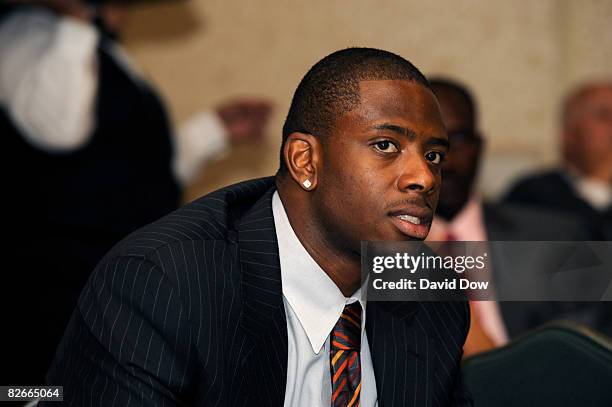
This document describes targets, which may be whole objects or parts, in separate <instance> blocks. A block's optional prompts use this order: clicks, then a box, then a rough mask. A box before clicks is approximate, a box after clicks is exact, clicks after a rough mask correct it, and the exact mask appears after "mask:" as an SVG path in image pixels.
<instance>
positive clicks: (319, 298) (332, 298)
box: [272, 191, 365, 354]
mask: <svg viewBox="0 0 612 407" xmlns="http://www.w3.org/2000/svg"><path fill="white" fill-rule="evenodd" d="M272 214H273V216H274V225H275V227H276V237H277V240H278V254H279V257H280V266H281V282H282V287H283V288H282V290H283V296H284V297H285V299H286V300H287V302H288V303H289V305H290V306H291V308H292V309H293V311H294V312H295V314H296V316H297V318H298V320H299V321H300V324H301V325H302V327H303V328H304V331H305V332H306V335H307V336H308V340H309V341H310V345H311V346H312V350H313V352H314V353H317V354H318V353H319V352H320V351H321V349H322V348H323V345H324V344H325V341H326V340H327V337H328V336H329V334H330V333H331V331H332V329H333V328H334V326H335V325H336V322H337V321H338V319H339V318H340V315H341V314H342V311H343V310H344V306H345V305H346V304H350V303H353V302H355V301H359V302H360V303H361V307H362V309H363V315H362V322H361V327H362V331H363V327H364V326H365V301H364V300H363V299H362V298H361V288H360V289H358V290H357V291H356V292H355V293H354V294H353V295H352V296H351V297H350V298H346V297H345V296H344V295H343V294H342V292H341V291H340V289H339V288H338V286H336V284H335V283H334V282H333V281H332V280H331V279H330V278H329V276H328V275H327V273H325V272H324V271H323V269H322V268H321V267H320V266H319V265H318V264H317V262H316V261H315V260H314V259H313V258H312V257H311V256H310V254H309V253H308V252H307V251H306V249H305V248H304V246H303V245H302V243H301V242H300V240H299V239H298V237H297V236H296V234H295V232H294V231H293V228H292V227H291V224H290V223H289V218H288V217H287V213H286V212H285V208H284V207H283V203H282V201H281V199H280V197H279V195H278V191H277V192H274V195H273V196H272Z"/></svg>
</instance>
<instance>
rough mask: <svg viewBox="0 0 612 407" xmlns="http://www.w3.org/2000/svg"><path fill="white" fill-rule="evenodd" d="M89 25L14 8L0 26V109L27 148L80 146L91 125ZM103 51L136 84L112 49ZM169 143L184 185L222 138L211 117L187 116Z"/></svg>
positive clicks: (92, 46) (124, 59) (93, 82)
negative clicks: (173, 148)
mask: <svg viewBox="0 0 612 407" xmlns="http://www.w3.org/2000/svg"><path fill="white" fill-rule="evenodd" d="M98 42H99V34H98V31H97V30H96V28H95V27H94V26H93V25H91V24H89V23H87V22H84V21H80V20H77V19H74V18H70V17H64V16H59V15H57V14H54V13H51V12H50V11H47V10H45V9H43V8H36V7H31V8H27V9H22V10H19V11H16V12H15V13H13V14H11V15H10V16H8V17H7V18H6V19H4V20H3V22H2V24H1V25H0V105H1V106H3V107H4V108H5V109H6V111H7V112H8V114H9V115H10V117H11V118H12V119H13V122H14V124H15V126H16V127H17V128H18V129H19V130H20V131H21V133H22V134H23V136H24V137H25V139H26V140H27V141H28V142H29V143H30V144H32V145H33V146H35V147H37V148H40V149H42V150H46V151H49V152H69V151H73V150H76V149H78V148H80V147H82V146H84V145H85V144H86V143H87V142H88V141H89V139H90V138H91V136H92V132H93V130H94V128H95V127H96V123H95V108H94V104H95V97H96V93H97V88H98V73H97V69H96V64H97V47H98ZM106 51H107V52H108V53H109V54H110V55H111V56H112V57H113V58H114V59H115V62H117V63H118V64H119V65H120V66H121V67H122V68H123V69H124V70H125V71H126V72H127V73H128V74H129V75H130V76H131V78H132V79H133V80H134V82H136V83H137V84H138V83H142V84H144V79H143V77H142V74H141V73H140V71H139V70H138V69H137V68H136V66H135V64H134V63H133V62H132V61H131V60H130V59H129V57H128V56H127V54H126V53H125V52H124V51H123V49H122V48H121V47H120V46H119V44H113V45H111V46H110V47H107V48H106ZM173 141H174V143H175V150H176V151H175V155H174V162H173V168H174V174H175V177H176V178H177V180H179V181H180V182H181V183H183V184H186V183H188V182H189V181H190V180H191V179H192V178H193V177H194V176H195V175H196V174H197V173H198V170H199V168H200V167H201V166H202V165H203V163H204V162H206V161H208V160H210V159H211V158H213V157H214V156H216V155H219V154H220V153H221V152H222V151H224V150H225V149H226V147H227V145H228V141H227V133H226V130H225V127H224V126H223V124H222V123H221V120H220V119H219V117H218V116H217V115H216V114H214V113H212V112H209V111H204V112H201V113H198V114H196V115H195V116H193V117H192V118H190V119H189V120H188V121H187V122H186V123H185V124H184V126H182V127H181V129H180V131H179V133H178V134H177V135H176V136H175V137H173Z"/></svg>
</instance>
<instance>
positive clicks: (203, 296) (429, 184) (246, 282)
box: [48, 48, 470, 406]
mask: <svg viewBox="0 0 612 407" xmlns="http://www.w3.org/2000/svg"><path fill="white" fill-rule="evenodd" d="M447 148H448V142H447V138H446V133H445V130H444V126H443V124H442V120H441V117H440V111H439V108H438V104H437V101H436V99H435V97H434V95H433V93H432V92H431V89H430V88H429V84H428V83H427V80H426V79H425V77H424V76H423V75H422V74H421V73H420V72H419V71H418V70H417V69H416V68H415V67H414V66H413V65H412V64H411V63H410V62H408V61H406V60H405V59H403V58H401V57H399V56H397V55H394V54H391V53H389V52H386V51H381V50H376V49H370V48H350V49H346V50H342V51H338V52H335V53H333V54H331V55H329V56H327V57H325V58H324V59H322V60H321V61H319V62H318V63H317V64H316V65H315V66H313V67H312V68H311V69H310V71H309V72H308V73H307V74H306V76H305V77H304V78H303V79H302V81H301V83H300V85H299V86H298V88H297V90H296V92H295V95H294V97H293V101H292V104H291V108H290V110H289V114H288V116H287V120H286V122H285V126H284V128H283V144H282V148H281V167H280V169H279V171H278V173H277V174H276V177H274V178H265V179H259V180H253V181H246V182H243V183H241V184H237V185H233V186H230V187H227V188H224V189H222V190H219V191H216V192H213V193H212V194H210V195H208V196H205V197H203V198H200V199H199V200H196V201H195V202H193V203H191V204H189V205H187V206H185V207H183V208H182V209H179V210H178V211H176V212H174V213H172V214H170V215H168V216H166V217H164V218H162V219H160V220H159V221H157V222H155V223H153V224H151V225H149V226H147V227H145V228H143V229H141V230H139V231H137V232H135V233H134V234H132V235H131V236H129V237H128V238H126V239H125V240H123V241H122V242H121V243H119V244H118V245H117V246H116V247H115V248H114V249H113V250H112V251H111V252H110V253H109V254H108V255H107V256H106V257H105V258H104V259H103V261H102V262H101V263H100V264H99V265H98V267H97V268H96V270H95V272H94V273H93V275H92V277H91V279H90V280H89V282H88V284H87V286H86V288H85V290H84V292H83V293H82V296H81V299H80V301H79V305H78V308H77V310H76V311H75V313H74V315H73V317H72V320H71V322H70V325H69V327H68V329H67V332H66V335H65V337H64V340H63V341H62V344H61V345H60V348H59V349H58V352H57V355H56V360H55V362H54V364H53V366H52V368H51V370H50V372H49V375H48V380H49V382H50V383H51V384H62V385H63V386H64V397H65V401H66V402H67V404H68V405H77V406H88V405H104V406H114V405H117V406H126V405H139V406H140V405H142V406H157V405H160V406H162V405H167V406H174V405H197V406H245V405H257V406H259V405H261V406H282V405H285V406H330V405H331V406H356V405H362V406H374V405H379V406H447V405H470V400H469V397H468V395H467V393H466V392H464V390H463V387H462V384H461V380H460V370H459V362H460V359H461V352H462V350H461V349H462V345H463V342H464V340H465V336H466V333H467V329H468V325H469V310H468V308H467V306H466V304H464V303H451V302H448V303H413V302H411V303H401V302H394V303H381V302H370V303H366V301H364V300H363V298H361V295H360V286H361V280H360V242H361V241H366V240H409V239H418V240H422V239H424V238H425V237H426V235H427V233H428V231H429V225H430V223H431V218H432V216H433V211H434V210H435V207H436V205H437V200H438V193H439V189H440V182H441V179H440V162H441V161H442V160H443V158H444V155H445V154H446V151H447ZM343 358H344V359H343ZM343 360H344V362H342V361H343Z"/></svg>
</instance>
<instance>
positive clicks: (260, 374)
mask: <svg viewBox="0 0 612 407" xmlns="http://www.w3.org/2000/svg"><path fill="white" fill-rule="evenodd" d="M274 190H275V189H274V188H272V189H270V190H269V191H267V192H266V193H265V194H264V196H263V197H262V198H261V199H259V201H258V202H257V203H256V204H255V205H254V206H253V207H252V208H251V209H250V210H249V211H248V212H247V213H246V214H245V215H244V216H243V217H242V220H241V222H240V224H239V225H238V228H237V229H238V250H239V258H240V268H241V276H242V284H241V285H242V301H243V314H242V317H241V321H240V324H241V327H242V329H243V331H244V333H245V335H246V336H247V337H248V338H249V339H250V341H249V342H250V343H251V346H252V348H251V349H250V350H249V351H247V352H245V354H246V356H245V358H244V360H243V362H242V366H244V368H245V374H246V379H247V380H248V385H247V387H248V389H249V392H250V394H251V395H255V396H256V400H255V401H256V404H257V405H267V406H282V405H283V403H284V399H285V387H286V382H287V322H286V316H285V309H284V305H283V297H282V287H281V275H280V262H279V257H278V243H277V240H276V230H275V228H274V219H273V216H272V206H271V205H272V194H273V193H274Z"/></svg>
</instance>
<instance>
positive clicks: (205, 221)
mask: <svg viewBox="0 0 612 407" xmlns="http://www.w3.org/2000/svg"><path fill="white" fill-rule="evenodd" d="M273 190H274V178H273V177H266V178H259V179H254V180H248V181H243V182H240V183H237V184H233V185H230V186H227V187H224V188H222V189H219V190H216V191H214V192H211V193H209V194H208V195H205V196H203V197H200V198H198V199H196V200H195V201H192V202H191V203H188V204H186V205H185V206H183V207H181V208H179V209H177V210H175V211H173V212H171V213H169V214H168V215H166V216H164V217H162V218H160V219H158V220H157V221H155V222H153V223H150V224H148V225H146V226H144V227H142V228H140V229H138V230H136V231H135V232H133V233H132V234H130V235H128V236H127V237H126V238H124V239H123V240H122V241H120V242H119V243H118V244H117V245H116V246H115V247H114V248H113V249H112V250H111V251H110V252H109V253H108V254H107V257H123V256H135V257H151V255H152V254H153V253H155V252H157V251H159V250H161V249H162V248H165V247H168V246H172V245H185V244H192V243H194V242H210V241H227V242H229V241H231V240H233V236H234V234H235V231H236V228H237V225H238V224H239V222H240V220H241V219H242V217H243V216H244V215H245V214H246V213H247V212H249V210H250V209H251V208H253V207H254V206H255V205H256V204H257V203H258V202H259V201H260V200H261V199H267V198H266V197H268V195H270V196H269V197H268V198H271V192H272V191H273Z"/></svg>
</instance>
